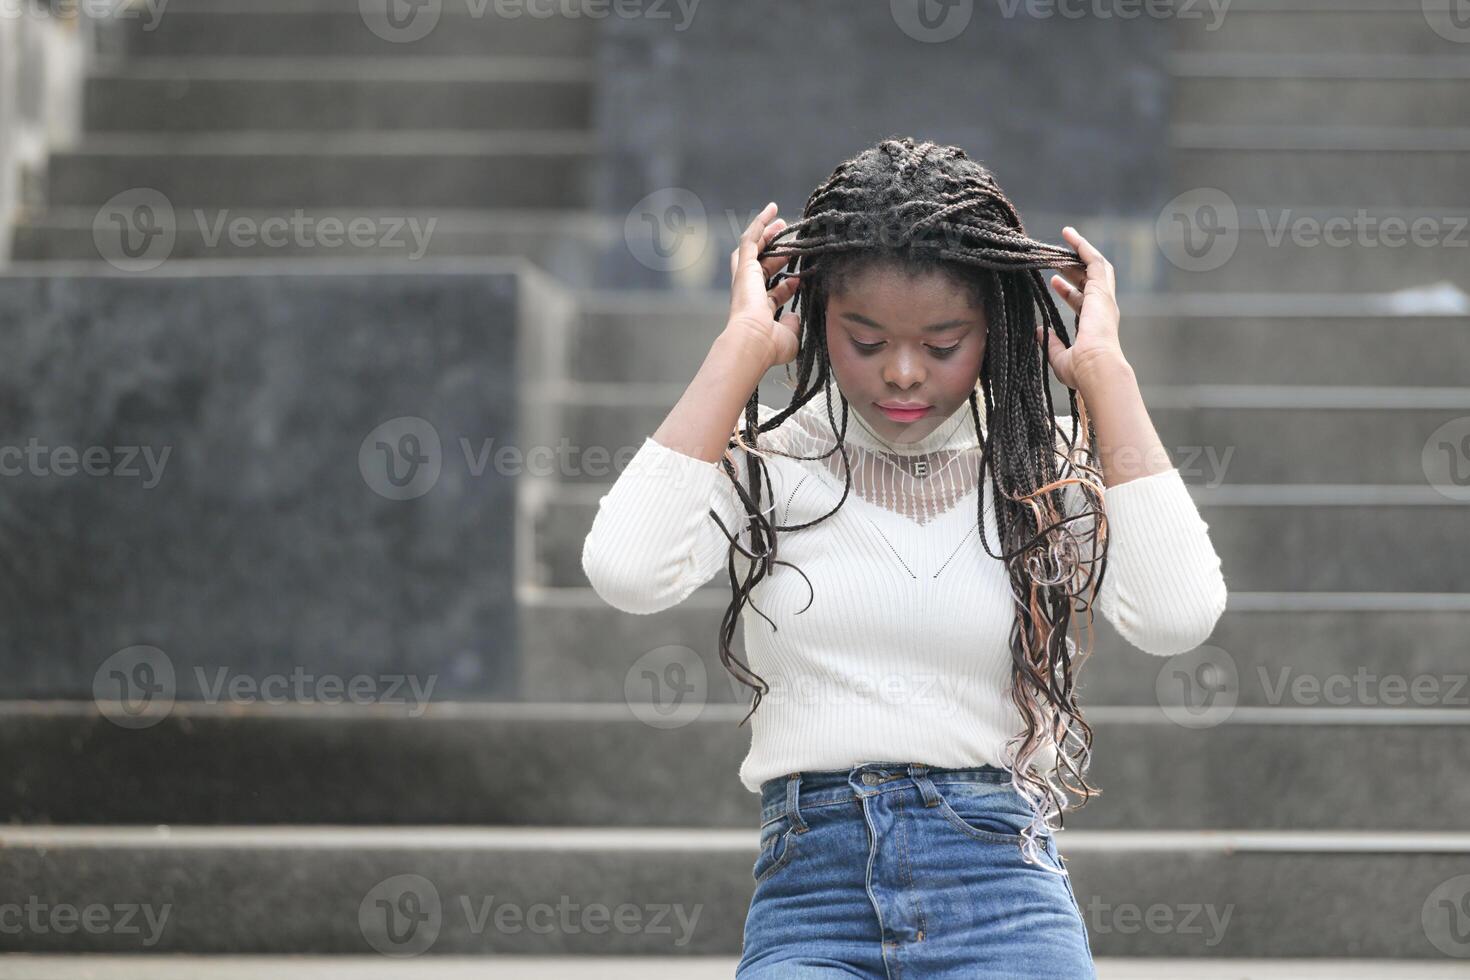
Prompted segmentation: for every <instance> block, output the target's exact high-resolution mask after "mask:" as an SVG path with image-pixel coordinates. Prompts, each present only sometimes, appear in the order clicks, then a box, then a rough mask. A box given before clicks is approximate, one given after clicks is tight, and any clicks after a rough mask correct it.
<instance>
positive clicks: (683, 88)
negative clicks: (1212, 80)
mask: <svg viewBox="0 0 1470 980" xmlns="http://www.w3.org/2000/svg"><path fill="white" fill-rule="evenodd" d="M909 6H912V4H911V3H910V4H909ZM929 6H930V8H931V12H932V13H935V14H936V16H938V15H939V12H940V11H947V13H945V14H944V15H943V16H944V17H945V18H948V19H947V20H945V21H931V22H930V23H931V28H926V27H925V26H924V25H923V24H921V23H916V22H912V21H911V19H910V18H909V17H908V16H907V15H905V13H904V11H905V9H906V5H905V2H904V0H894V2H893V3H889V2H874V3H852V2H849V0H796V2H792V0H742V2H740V3H724V4H717V3H699V4H696V5H695V7H694V9H693V12H692V15H688V16H685V15H682V14H681V13H680V8H679V6H677V5H674V4H669V5H667V6H666V7H662V6H661V7H659V8H658V9H663V10H666V11H667V14H668V16H667V17H654V16H651V15H647V16H638V17H616V16H613V17H609V18H608V19H607V20H606V21H605V28H604V40H603V43H602V48H601V53H600V67H599V96H598V99H599V101H598V106H597V118H598V121H599V133H600V137H601V141H602V151H603V160H602V164H601V167H602V170H601V172H600V174H599V178H600V180H599V185H598V186H599V198H598V199H599V204H600V206H601V207H602V208H603V210H605V211H606V212H608V213H610V214H614V215H618V214H623V213H627V212H630V211H633V212H637V211H639V210H643V211H648V212H650V214H651V216H650V217H649V218H648V219H643V218H642V216H641V215H639V214H636V213H635V214H634V215H633V221H634V223H635V224H636V223H637V222H639V221H640V220H653V221H667V222H668V225H669V227H668V228H667V229H666V233H667V235H668V236H669V237H670V238H672V237H673V236H674V235H675V234H677V231H678V229H677V227H676V226H679V225H681V223H682V222H683V221H684V218H685V215H686V214H687V213H688V212H689V210H690V208H689V207H687V206H685V205H686V202H688V201H690V200H692V201H693V202H694V203H695V207H696V208H697V209H699V210H700V211H701V215H700V216H698V217H696V218H695V219H692V220H698V218H699V217H702V219H703V220H704V221H705V222H706V224H707V228H708V238H709V247H708V248H706V249H705V252H704V255H703V257H702V259H701V260H697V261H696V260H693V259H690V261H688V262H682V261H678V260H674V261H667V262H665V261H661V259H660V257H659V256H657V255H654V256H644V255H640V254H638V251H639V249H638V248H637V247H636V246H634V247H631V248H630V249H628V250H625V251H624V252H623V253H622V254H615V255H613V256H612V257H611V258H610V260H609V261H610V262H611V263H612V264H613V268H611V269H610V270H609V271H608V274H607V277H606V278H607V279H608V281H609V282H627V281H634V282H638V283H641V284H646V285H662V284H668V283H669V282H670V280H673V281H675V282H676V283H677V284H680V285H689V286H706V285H711V286H721V285H728V276H729V273H728V262H727V259H728V254H729V249H730V247H731V246H730V245H729V244H728V241H729V240H730V239H732V238H733V237H734V236H733V234H732V230H733V231H734V232H738V230H739V229H740V228H741V227H743V226H744V224H745V223H746V222H748V221H749V219H750V217H752V216H753V214H754V212H755V211H757V210H759V209H760V207H761V206H762V205H764V204H765V203H766V202H767V201H770V200H774V201H776V202H777V203H778V204H779V205H780V206H781V210H782V213H783V214H788V215H796V214H799V213H800V210H801V208H802V206H803V205H804V204H805V203H806V199H807V197H808V196H809V195H810V193H811V191H812V190H813V189H814V188H815V187H817V186H818V185H819V184H820V183H822V182H823V181H825V180H826V179H827V177H828V176H829V175H830V174H831V172H832V170H833V169H834V168H835V167H836V166H837V165H838V164H839V163H840V162H841V161H842V160H844V159H846V158H848V157H850V156H851V155H853V154H854V153H856V152H858V151H859V150H861V149H863V148H864V147H866V146H869V145H871V144H873V143H875V142H876V141H878V140H879V139H882V138H883V137H886V136H891V135H896V136H913V137H915V138H918V139H931V140H935V141H937V142H943V143H953V144H956V145H959V146H962V147H964V148H965V150H966V151H967V152H968V153H969V154H970V156H972V157H974V158H977V159H979V160H981V161H982V162H984V163H985V164H986V165H987V166H988V167H990V169H991V170H992V171H993V172H994V173H995V174H996V177H997V179H998V180H999V182H1000V184H1001V186H1002V187H1003V188H1004V189H1005V190H1006V193H1007V194H1008V195H1009V196H1010V198H1011V200H1012V201H1014V202H1015V203H1016V204H1017V206H1018V207H1019V208H1020V210H1021V212H1022V216H1023V218H1027V217H1034V218H1035V219H1036V221H1035V222H1032V221H1028V223H1027V230H1028V231H1030V232H1031V233H1032V234H1033V235H1035V236H1037V237H1042V238H1045V239H1046V240H1049V241H1054V242H1058V243H1060V242H1061V228H1060V225H1061V224H1062V223H1075V222H1076V221H1078V220H1086V219H1088V218H1093V217H1097V216H1106V217H1107V218H1108V219H1109V220H1113V221H1120V222H1125V223H1126V222H1127V221H1128V220H1130V219H1133V218H1142V217H1145V216H1146V217H1147V224H1148V227H1149V229H1150V231H1151V229H1152V223H1153V218H1152V215H1154V214H1155V213H1156V212H1157V209H1158V207H1159V205H1161V204H1162V203H1163V201H1164V200H1166V199H1167V197H1168V195H1167V194H1164V193H1163V190H1164V188H1165V186H1166V180H1165V168H1166V150H1167V139H1166V127H1167V121H1168V120H1167V109H1168V104H1167V103H1168V78H1167V71H1166V62H1167V54H1168V49H1169V35H1168V31H1169V25H1168V23H1167V19H1160V18H1137V19H1132V20H1124V19H1120V18H1117V17H1112V18H1099V17H1094V16H1086V17H1081V18H1076V17H1072V18H1069V17H1063V16H1059V15H1058V16H1050V17H1041V18H1036V17H1030V16H1027V14H1026V11H1027V10H1028V9H1032V8H1035V7H1036V5H1027V4H1001V3H996V2H993V0H981V2H973V3H971V2H969V0H962V2H959V3H954V4H950V5H948V6H947V7H946V6H944V5H941V4H930V5H929ZM1013 8H1014V10H1015V13H1014V15H1013V16H1007V12H1008V11H1010V10H1012V9H1013ZM639 9H644V10H652V9H655V8H654V7H651V6H649V5H643V6H642V7H640V8H639ZM1041 9H1044V8H1041ZM951 33H953V36H949V35H950V34H951ZM940 38H946V39H942V40H941V39H940ZM674 188H677V189H681V190H683V191H687V192H689V196H685V197H682V198H681V197H678V196H677V195H674V196H671V197H669V198H668V199H667V200H665V201H661V200H660V199H659V198H657V197H655V199H654V200H653V201H652V202H649V203H646V204H644V205H641V206H640V204H639V202H640V201H642V200H643V199H644V198H645V196H647V195H650V194H659V193H664V194H669V193H670V189H674ZM670 207H673V208H675V209H677V210H678V213H677V214H674V215H672V216H671V215H670V213H669V211H670ZM1033 224H1034V225H1035V227H1034V229H1033ZM1052 225H1055V227H1052Z"/></svg>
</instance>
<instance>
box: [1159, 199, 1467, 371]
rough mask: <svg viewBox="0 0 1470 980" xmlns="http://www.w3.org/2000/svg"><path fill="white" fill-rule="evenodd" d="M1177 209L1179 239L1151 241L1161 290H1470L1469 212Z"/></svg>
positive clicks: (1244, 207)
mask: <svg viewBox="0 0 1470 980" xmlns="http://www.w3.org/2000/svg"><path fill="white" fill-rule="evenodd" d="M1186 200H1190V199H1189V198H1186ZM1200 200H1201V201H1203V197H1201V198H1200ZM1172 210H1173V206H1172V205H1171V211H1172ZM1181 213H1183V214H1186V215H1188V214H1191V213H1192V214H1194V215H1195V217H1193V218H1191V219H1190V222H1191V223H1190V225H1189V230H1188V238H1187V239H1186V238H1185V237H1184V235H1183V234H1182V233H1181V229H1180V228H1179V227H1178V226H1176V227H1175V228H1173V229H1171V231H1172V232H1173V233H1172V234H1169V235H1168V236H1167V237H1162V236H1161V238H1160V239H1159V241H1160V247H1161V257H1162V261H1161V263H1160V264H1161V266H1162V268H1163V270H1164V273H1165V275H1164V276H1163V277H1162V279H1163V282H1164V283H1165V286H1166V288H1168V289H1170V290H1174V291H1178V292H1212V293H1213V292H1219V293H1228V292H1247V293H1248V292H1261V293H1267V292H1272V291H1277V292H1284V293H1302V292H1308V291H1312V290H1329V291H1332V292H1337V293H1340V294H1359V295H1362V294H1366V293H1388V292H1392V291H1394V290H1398V289H1406V288H1415V287H1424V286H1428V285H1432V284H1436V283H1449V284H1452V285H1454V286H1455V287H1456V288H1459V289H1462V290H1463V289H1467V288H1470V263H1467V262H1466V261H1465V257H1466V249H1467V248H1470V210H1465V209H1457V208H1423V207H1415V208H1366V207H1357V206H1353V205H1346V206H1342V207H1322V208H1298V207H1292V206H1290V205H1282V206H1271V207H1262V206H1259V205H1248V204H1244V203H1241V204H1237V205H1234V215H1233V217H1232V216H1231V215H1230V214H1228V213H1225V214H1221V212H1220V211H1218V210H1216V211H1215V212H1212V213H1211V216H1210V218H1209V219H1208V221H1209V224H1208V225H1207V226H1206V225H1205V222H1204V221H1203V220H1201V218H1202V217H1203V216H1202V215H1201V214H1200V212H1198V211H1195V210H1194V209H1193V206H1192V205H1187V206H1186V208H1185V209H1184V211H1182V212H1181ZM1215 215H1220V217H1221V220H1222V222H1223V223H1222V224H1217V223H1215V220H1214V218H1215ZM1206 227H1208V229H1209V230H1208V231H1206V230H1205V228H1206ZM1186 243H1187V247H1188V250H1186ZM1247 376H1249V375H1247Z"/></svg>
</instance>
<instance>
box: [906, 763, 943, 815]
mask: <svg viewBox="0 0 1470 980" xmlns="http://www.w3.org/2000/svg"><path fill="white" fill-rule="evenodd" d="M909 775H910V776H911V777H913V780H914V784H915V785H916V786H918V787H919V792H920V793H922V794H923V795H924V805H925V806H938V805H939V800H940V796H939V790H938V789H936V788H935V786H934V780H932V779H930V778H929V767H928V766H926V765H923V764H922V763H918V762H910V763H909Z"/></svg>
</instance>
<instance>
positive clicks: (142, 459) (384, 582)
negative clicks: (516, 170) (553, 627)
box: [0, 265, 520, 701]
mask: <svg viewBox="0 0 1470 980" xmlns="http://www.w3.org/2000/svg"><path fill="white" fill-rule="evenodd" d="M360 270H361V271H358V272H343V273H341V274H328V273H325V272H320V270H319V272H318V274H315V275H310V274H300V273H298V274H275V273H268V272H260V273H256V274H250V273H245V272H238V271H237V272H235V273H216V274H203V275H200V274H198V272H199V270H190V269H188V268H187V266H186V265H185V266H180V267H178V268H177V270H175V267H172V266H171V267H170V274H169V275H156V276H154V275H146V276H128V275H112V276H88V277H82V276H76V275H74V274H73V275H65V274H57V275H46V276H21V275H12V276H8V277H7V276H0V488H3V492H0V561H3V562H4V567H3V569H0V623H3V624H4V625H3V629H0V665H3V669H0V699H8V698H32V697H37V698H81V699H87V698H90V697H92V696H93V694H94V690H95V691H97V692H98V693H104V694H108V695H111V694H116V693H119V688H120V685H122V686H123V688H125V686H126V685H128V684H130V683H132V682H133V681H134V680H136V679H141V680H142V681H146V682H147V684H148V686H151V687H153V688H157V689H160V690H161V693H162V695H163V696H165V697H177V698H178V699H180V700H183V699H200V698H205V699H211V700H212V699H213V698H212V697H211V696H210V691H211V689H212V688H213V687H214V686H215V685H216V684H217V683H218V682H219V680H220V679H221V678H223V679H225V680H226V681H227V683H236V681H235V679H236V678H243V681H240V682H239V683H243V684H245V685H246V688H247V690H246V692H245V696H246V700H252V699H257V698H259V697H261V696H262V693H264V694H269V693H270V692H269V691H268V690H266V691H262V690H261V687H262V685H265V684H266V683H267V680H266V679H267V678H277V677H281V678H287V679H290V678H292V677H294V676H296V675H297V674H305V675H310V676H312V677H318V678H319V677H323V676H333V677H338V678H342V679H350V678H353V677H355V676H358V675H364V676H367V677H370V678H373V679H374V680H375V683H377V684H379V685H380V686H379V687H377V688H375V690H377V691H378V694H379V697H378V698H377V700H389V699H388V698H386V697H384V696H383V695H384V688H385V687H386V685H388V684H390V683H392V681H391V678H393V677H401V678H403V681H402V682H401V683H403V684H408V683H411V682H413V681H417V682H418V684H419V686H420V690H425V689H427V688H429V685H431V684H432V685H433V687H432V691H431V698H430V699H434V698H438V697H440V696H444V697H450V696H453V697H460V698H471V699H473V698H475V697H478V696H482V695H483V696H498V695H503V694H505V693H506V692H508V691H510V690H511V689H512V688H513V685H514V675H515V659H514V657H515V653H516V648H517V639H516V616H515V602H514V588H513V574H512V572H513V558H514V542H513V528H514V514H515V500H516V490H515V487H516V479H515V474H514V473H513V472H503V471H502V470H503V467H501V466H499V465H497V464H496V463H495V462H494V461H493V460H492V461H490V462H489V464H488V465H485V466H482V467H478V472H477V471H476V470H477V466H476V462H475V461H476V460H477V459H478V458H480V457H479V453H480V450H481V448H482V447H483V446H484V444H485V441H486V440H489V439H493V440H494V442H493V445H494V446H495V447H497V448H498V447H500V446H501V445H503V444H506V443H514V442H516V441H517V424H518V412H517V397H518V395H517V384H516V380H515V374H516V370H517V368H516V361H517V322H518V321H517V317H518V303H519V298H520V291H519V289H518V286H517V281H518V280H517V277H516V276H515V275H512V274H489V273H485V272H484V270H479V271H478V272H476V271H475V270H473V269H472V270H469V271H467V272H466V273H465V274H447V275H433V274H428V273H427V272H423V273H405V272H401V271H400V272H398V273H392V272H389V271H387V270H374V269H373V268H372V267H371V266H370V265H364V266H362V267H360ZM191 272H192V273H195V274H194V275H192V276H191V274H190V273H191ZM465 446H469V447H470V453H469V455H468V456H467V452H466V450H465V448H464V447H465ZM140 647H142V648H152V649H154V650H157V651H160V652H161V653H155V652H151V651H150V650H146V649H145V650H138V649H136V648H140ZM123 651H132V652H130V653H124V654H123V655H122V656H120V657H119V656H118V655H119V654H120V653H122V652H123ZM114 658H115V659H114ZM170 676H171V678H172V682H171V685H172V686H171V689H168V690H162V689H161V687H160V685H163V686H167V685H166V684H165V682H166V681H167V680H168V678H169V677H170ZM94 683H95V684H100V685H102V686H101V687H100V688H94ZM270 683H275V684H280V683H281V682H280V681H275V680H272V681H271V682H270ZM307 683H311V682H310V681H308V682H307ZM252 689H253V691H252ZM228 692H229V688H226V689H225V692H224V694H225V697H224V700H229V693H228ZM135 693H136V692H135ZM407 693H409V688H407V687H403V688H400V690H399V694H400V695H406V694H407ZM139 696H141V695H139ZM285 696H286V697H288V698H289V699H290V700H293V701H300V700H308V701H310V700H319V698H318V697H316V696H314V695H313V694H312V693H310V691H308V693H307V694H306V695H304V696H303V695H291V694H286V695H285ZM345 696H346V695H345V694H344V693H343V692H341V691H339V692H338V694H337V697H338V698H342V697H345Z"/></svg>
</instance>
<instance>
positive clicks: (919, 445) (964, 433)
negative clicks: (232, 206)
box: [805, 386, 985, 456]
mask: <svg viewBox="0 0 1470 980" xmlns="http://www.w3.org/2000/svg"><path fill="white" fill-rule="evenodd" d="M975 399H976V402H975V404H976V407H977V408H978V409H979V410H980V422H981V424H982V425H983V424H984V422H985V398H984V393H983V392H981V391H980V389H979V387H978V386H977V387H976V389H975ZM819 403H820V404H819ZM805 407H807V408H814V409H815V410H816V411H817V412H818V414H819V415H821V416H822V425H823V426H827V425H828V423H827V420H826V411H827V408H826V401H825V399H823V398H821V397H817V398H814V399H812V400H811V401H810V402H808V403H807V405H806V406H805ZM832 414H833V416H834V417H835V418H836V419H837V424H838V425H839V426H840V425H841V423H842V408H841V405H840V404H838V403H837V402H836V400H835V398H834V402H833V411H832ZM846 441H847V443H848V444H849V445H853V446H861V447H862V448H864V449H868V450H871V451H873V452H880V453H890V454H893V455H896V456H920V455H923V454H924V453H932V452H934V451H936V450H940V449H950V450H953V449H973V448H974V447H976V446H978V445H980V438H979V436H978V435H977V434H976V432H975V420H974V419H973V418H971V416H970V403H969V401H963V402H961V403H960V406H959V408H957V409H955V410H954V412H953V413H951V414H950V416H949V417H948V418H946V419H945V420H944V421H942V422H940V423H939V424H938V425H937V426H935V427H934V431H933V432H930V433H929V434H928V435H927V436H924V438H922V439H920V440H918V441H917V442H894V441H893V440H891V439H885V438H883V437H882V436H879V435H878V434H877V433H876V432H874V431H873V430H872V428H871V427H870V426H869V425H868V423H867V422H866V421H864V420H863V417H862V416H861V415H859V414H858V410H857V406H856V405H854V404H853V403H851V402H849V403H848V406H847V436H846Z"/></svg>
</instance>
